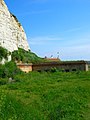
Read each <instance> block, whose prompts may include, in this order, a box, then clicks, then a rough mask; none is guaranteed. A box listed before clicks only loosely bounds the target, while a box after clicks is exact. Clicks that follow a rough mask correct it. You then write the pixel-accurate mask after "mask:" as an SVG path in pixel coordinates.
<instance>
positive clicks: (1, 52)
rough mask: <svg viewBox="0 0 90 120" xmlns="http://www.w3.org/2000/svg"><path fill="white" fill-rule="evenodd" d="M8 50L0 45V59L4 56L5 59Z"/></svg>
mask: <svg viewBox="0 0 90 120" xmlns="http://www.w3.org/2000/svg"><path fill="white" fill-rule="evenodd" d="M8 53H9V52H8V50H7V49H5V48H3V47H1V46H0V61H1V60H2V59H3V58H5V59H7V56H8Z"/></svg>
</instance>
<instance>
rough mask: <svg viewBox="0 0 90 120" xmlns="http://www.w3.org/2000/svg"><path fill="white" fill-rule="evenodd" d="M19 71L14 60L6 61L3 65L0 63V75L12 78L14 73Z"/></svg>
mask: <svg viewBox="0 0 90 120" xmlns="http://www.w3.org/2000/svg"><path fill="white" fill-rule="evenodd" d="M19 73H21V71H20V70H19V69H18V68H17V66H16V64H15V62H12V61H11V62H8V63H6V64H5V65H0V77H1V78H6V77H8V78H9V77H11V78H14V76H15V74H19Z"/></svg>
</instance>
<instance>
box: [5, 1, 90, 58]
mask: <svg viewBox="0 0 90 120" xmlns="http://www.w3.org/2000/svg"><path fill="white" fill-rule="evenodd" d="M5 2H6V4H7V6H8V8H9V10H10V12H11V13H13V14H14V15H15V16H17V18H18V20H19V21H20V23H21V24H22V26H23V27H24V29H25V32H26V35H27V40H28V43H29V45H30V49H31V51H32V52H34V53H36V54H37V55H38V56H40V57H45V56H47V57H51V56H53V57H57V56H59V58H60V59H61V60H90V0H5Z"/></svg>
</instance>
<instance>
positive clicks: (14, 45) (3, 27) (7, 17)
mask: <svg viewBox="0 0 90 120" xmlns="http://www.w3.org/2000/svg"><path fill="white" fill-rule="evenodd" d="M0 46H2V47H4V48H6V49H7V50H9V51H10V52H12V51H14V50H17V49H18V47H20V48H23V49H25V50H28V49H29V45H28V43H27V38H26V34H25V32H24V29H23V27H22V26H21V24H20V23H19V22H18V20H17V18H16V17H15V16H14V15H12V14H11V13H10V12H9V10H8V8H7V6H6V4H5V2H4V1H3V0H0Z"/></svg>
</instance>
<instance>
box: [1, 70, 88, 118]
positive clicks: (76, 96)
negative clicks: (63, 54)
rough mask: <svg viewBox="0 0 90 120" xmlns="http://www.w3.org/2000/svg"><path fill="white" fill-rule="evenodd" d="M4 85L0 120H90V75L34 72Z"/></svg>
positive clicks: (16, 77) (2, 86) (82, 73)
mask: <svg viewBox="0 0 90 120" xmlns="http://www.w3.org/2000/svg"><path fill="white" fill-rule="evenodd" d="M2 80H7V82H6V84H4V85H2V84H1V85H0V120H90V72H73V73H61V72H55V73H46V72H43V73H42V72H41V73H38V72H31V73H28V74H26V73H21V74H18V75H15V76H14V81H11V82H10V81H8V79H7V78H0V81H2Z"/></svg>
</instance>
